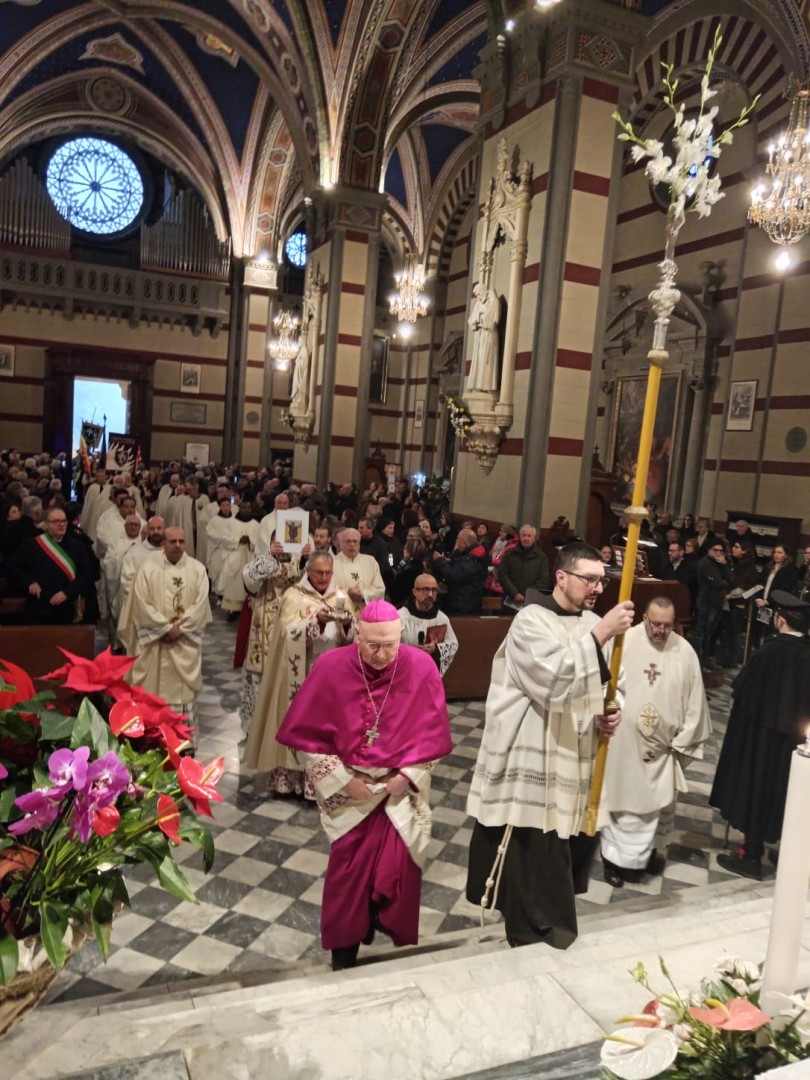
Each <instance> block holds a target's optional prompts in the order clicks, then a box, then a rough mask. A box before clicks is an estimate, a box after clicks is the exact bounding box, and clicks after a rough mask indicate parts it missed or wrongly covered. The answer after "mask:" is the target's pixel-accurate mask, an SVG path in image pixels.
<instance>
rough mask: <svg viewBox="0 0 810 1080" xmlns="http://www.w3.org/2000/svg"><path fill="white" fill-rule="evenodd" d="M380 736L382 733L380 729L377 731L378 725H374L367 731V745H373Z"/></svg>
mask: <svg viewBox="0 0 810 1080" xmlns="http://www.w3.org/2000/svg"><path fill="white" fill-rule="evenodd" d="M379 737H380V733H379V731H377V725H376V724H375V725H374V727H372V728H368V730H367V731H366V746H367V747H369V746H373V745H374V740H375V739H379Z"/></svg>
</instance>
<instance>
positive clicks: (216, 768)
mask: <svg viewBox="0 0 810 1080" xmlns="http://www.w3.org/2000/svg"><path fill="white" fill-rule="evenodd" d="M224 766H225V759H224V758H217V759H216V761H212V762H211V764H210V765H203V764H202V762H201V761H197V759H196V758H193V757H184V758H183V759H182V760H181V762H180V765H179V766H178V769H177V782H178V783H179V784H180V790H181V791H182V792H183V794H184V795H185V796H186V798H187V799H188V801H189V802H190V803H191V805H192V806H193V807H194V809H195V810H196V811H197V813H198V814H205V815H206V816H207V817H213V816H214V815H213V814H212V813H211V806H210V805H209V800H210V799H213V800H214V801H215V802H222V796H221V795H220V794H219V792H218V791H217V789H216V787H215V786H214V785H215V784H216V782H217V781H218V780H219V778H220V776H222V772H223V768H224Z"/></svg>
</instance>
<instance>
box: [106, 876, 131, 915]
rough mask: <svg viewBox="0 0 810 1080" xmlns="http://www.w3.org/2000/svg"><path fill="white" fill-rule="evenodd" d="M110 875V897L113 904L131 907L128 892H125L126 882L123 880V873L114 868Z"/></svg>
mask: <svg viewBox="0 0 810 1080" xmlns="http://www.w3.org/2000/svg"><path fill="white" fill-rule="evenodd" d="M110 877H111V879H112V880H111V888H110V899H111V900H112V902H113V905H115V904H121V905H123V906H125V907H131V906H132V905H131V904H130V902H129V893H128V892H127V883H126V882H125V881H124V878H123V875H122V874H121V871H120V870H114V871H113V872H112V874H111V875H110Z"/></svg>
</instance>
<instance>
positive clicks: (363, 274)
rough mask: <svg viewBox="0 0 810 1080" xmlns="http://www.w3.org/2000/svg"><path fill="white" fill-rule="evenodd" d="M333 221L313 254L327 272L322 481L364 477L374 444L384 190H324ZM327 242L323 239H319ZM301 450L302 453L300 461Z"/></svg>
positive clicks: (319, 415)
mask: <svg viewBox="0 0 810 1080" xmlns="http://www.w3.org/2000/svg"><path fill="white" fill-rule="evenodd" d="M321 200H322V204H323V210H324V213H323V214H322V220H323V221H324V222H325V229H324V233H323V236H322V237H320V238H318V237H316V248H315V250H314V251H313V258H315V257H319V258H320V266H321V271H322V273H323V275H324V290H325V291H324V296H323V308H322V311H323V314H322V318H321V325H322V333H323V344H322V348H321V352H322V357H323V359H322V366H321V380H320V386H319V388H318V391H317V393H318V397H317V400H316V402H315V416H316V421H315V423H316V432H317V449H318V452H317V464H316V468H315V477H314V480H315V483H317V484H318V486H319V487H323V486H324V485H325V484H326V483H327V481H329V480H334V481H337V482H338V483H342V482H346V481H349V480H353V481H354V482H355V483H358V484H359V483H362V480H363V472H364V467H365V458H366V455H367V453H368V447H369V413H368V380H369V373H370V368H371V344H372V338H373V335H374V313H375V303H376V291H377V267H378V260H379V243H380V219H381V216H382V207H383V204H384V199H383V196H381V195H379V194H377V193H376V192H364V191H358V190H354V189H335V190H334V191H330V192H329V193H328V194H324V195H322V196H321ZM319 241H320V244H319ZM297 460H298V453H296V462H297Z"/></svg>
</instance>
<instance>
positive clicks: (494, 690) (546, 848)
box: [467, 541, 633, 949]
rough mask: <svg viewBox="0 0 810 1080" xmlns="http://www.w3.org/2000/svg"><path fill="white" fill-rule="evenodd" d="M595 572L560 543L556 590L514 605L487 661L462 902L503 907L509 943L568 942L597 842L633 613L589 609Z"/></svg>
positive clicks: (589, 550) (574, 549)
mask: <svg viewBox="0 0 810 1080" xmlns="http://www.w3.org/2000/svg"><path fill="white" fill-rule="evenodd" d="M604 576H605V568H604V566H603V565H602V560H601V557H600V555H599V552H598V551H597V550H596V549H595V548H593V547H591V545H590V544H585V543H582V542H580V541H576V542H574V543H571V544H567V545H566V546H565V547H563V548H561V549H560V551H559V552H558V554H557V561H556V563H555V570H554V578H555V586H554V591H553V592H552V594H551V596H544V597H543V598H542V600H541V601H540V602H538V603H536V604H530V605H528V606H526V607H524V608H523V609H522V610H521V611H519V612H518V613H517V615H516V616H515V618H514V620H513V621H512V625H511V627H510V629H509V633H508V634H507V637H506V640H505V641H504V642H503V644H502V645H501V646H500V648H499V649H498V651H497V652H496V653H495V659H494V660H493V663H492V682H491V684H490V688H489V694H488V695H487V705H486V720H485V724H484V733H483V736H482V739H481V748H480V751H479V754H478V760H477V761H476V765H475V769H474V772H473V778H472V781H471V784H470V794H469V797H468V800H467V813H468V814H470V815H471V816H472V817H474V818H475V819H476V824H475V827H474V829H473V836H472V840H471V842H470V867H469V876H468V878H467V899H468V900H469V901H470V902H471V903H474V904H482V906H489V905H491V906H493V907H495V908H497V909H498V910H499V911H501V912H502V913H503V916H504V922H505V928H506V936H507V940H508V941H509V943H510V944H511V945H528V944H532V943H534V942H539V941H543V942H545V943H546V944H549V945H552V946H553V947H554V948H558V949H565V948H568V946H569V945H570V944H571V943H572V942H573V941H574V940H575V938H576V936H577V918H576V903H575V897H576V894H577V893H580V892H585V891H586V890H587V888H588V876H589V870H590V864H591V860H592V859H593V856H594V853H595V851H596V848H597V846H598V842H599V841H598V837H592V836H588V835H587V834H586V833H585V832H584V828H585V822H586V816H587V810H588V794H589V791H590V787H591V779H592V774H593V764H594V759H595V757H596V749H597V745H598V741H599V733H600V730H601V731H603V732H605V734H607V735H611V734H612V733H613V732H614V731H615V730H616V728H617V726H618V723H619V721H620V720H621V712H618V713H614V714H612V715H605V708H604V686H605V684H606V683H607V681H608V679H609V677H610V671H609V668H608V658H609V653H610V648H609V646H610V643H611V641H612V639H613V638H614V637H615V636H616V635H617V634H621V633H624V631H626V630H628V629H629V628H630V625H631V623H632V621H633V604H632V602H630V601H626V602H624V603H622V604H617V605H616V606H615V607H614V608H611V610H610V611H608V613H607V614H606V615H604V616H603V617H602V618H601V619H600V618H599V616H598V615H596V614H595V612H594V611H593V607H594V604H595V603H596V600H597V597H598V596H599V595H600V593H601V592H602V588H603V580H604ZM622 683H623V675H622V677H621V678H620V680H619V688H618V689H619V701H620V702H621V694H622ZM606 817H607V811H606V809H605V805H604V799H603V800H602V803H601V804H600V809H599V818H600V819H601V820H605V819H606ZM491 880H494V882H495V883H497V884H496V885H495V886H494V887H493V886H491V885H490V884H489V882H490V881H491ZM482 898H485V901H482Z"/></svg>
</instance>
